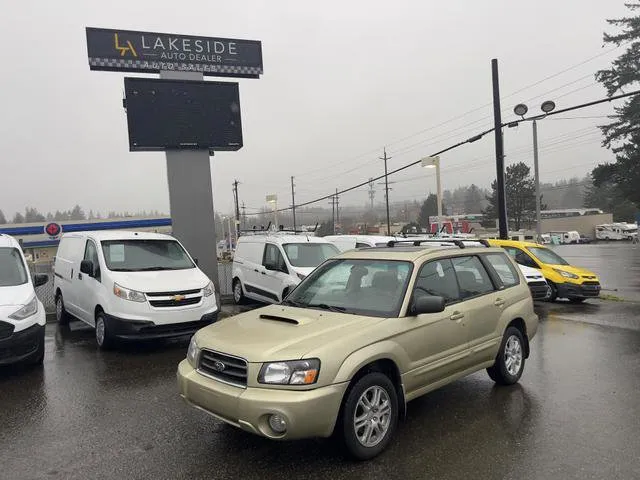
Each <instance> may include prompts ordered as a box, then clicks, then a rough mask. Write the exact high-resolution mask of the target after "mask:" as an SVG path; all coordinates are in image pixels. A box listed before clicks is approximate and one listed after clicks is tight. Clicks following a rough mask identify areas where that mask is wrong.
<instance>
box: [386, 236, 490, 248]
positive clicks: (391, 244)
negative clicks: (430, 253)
mask: <svg viewBox="0 0 640 480" xmlns="http://www.w3.org/2000/svg"><path fill="white" fill-rule="evenodd" d="M464 242H476V243H479V244H480V245H482V246H484V247H490V246H491V245H489V242H488V241H487V240H485V239H482V238H477V239H476V238H465V239H464V240H461V239H459V238H443V239H436V238H427V239H421V240H389V241H388V242H387V247H391V248H393V247H395V246H396V245H397V244H399V243H402V244H411V245H413V246H414V247H419V246H420V245H421V244H422V243H437V244H438V245H439V246H441V247H448V246H451V244H453V245H455V246H456V247H458V248H466V247H467V245H465V243H464Z"/></svg>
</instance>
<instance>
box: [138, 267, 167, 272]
mask: <svg viewBox="0 0 640 480" xmlns="http://www.w3.org/2000/svg"><path fill="white" fill-rule="evenodd" d="M160 270H172V269H171V268H169V267H144V268H139V269H138V272H155V271H160Z"/></svg>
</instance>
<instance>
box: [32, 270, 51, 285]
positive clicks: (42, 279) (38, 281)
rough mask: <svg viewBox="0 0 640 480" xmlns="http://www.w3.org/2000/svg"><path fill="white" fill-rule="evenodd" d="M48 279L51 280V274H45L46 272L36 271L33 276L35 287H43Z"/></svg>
mask: <svg viewBox="0 0 640 480" xmlns="http://www.w3.org/2000/svg"><path fill="white" fill-rule="evenodd" d="M48 281H49V275H45V274H44V273H36V274H35V275H34V276H33V286H34V287H41V286H43V285H46V283H47V282H48Z"/></svg>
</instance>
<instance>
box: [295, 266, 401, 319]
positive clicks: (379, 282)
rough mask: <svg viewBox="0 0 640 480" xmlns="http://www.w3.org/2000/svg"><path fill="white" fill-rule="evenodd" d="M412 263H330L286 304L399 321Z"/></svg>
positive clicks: (318, 271)
mask: <svg viewBox="0 0 640 480" xmlns="http://www.w3.org/2000/svg"><path fill="white" fill-rule="evenodd" d="M412 269H413V265H412V264H411V263H410V262H402V261H393V260H352V259H341V260H330V261H328V262H327V263H325V264H324V265H322V266H321V267H320V268H318V269H317V270H315V271H314V272H313V273H312V274H311V275H309V276H308V277H307V278H306V280H304V281H303V282H302V283H301V284H300V285H299V286H298V287H297V288H296V289H295V290H294V291H293V292H292V293H291V294H290V295H289V296H288V297H287V299H286V300H285V302H284V303H285V304H289V305H293V306H297V307H303V308H320V309H325V310H333V311H339V312H344V313H351V314H355V315H367V316H372V317H397V316H398V314H399V312H400V307H401V306H402V301H403V299H404V296H405V291H406V289H407V283H408V282H409V278H410V276H411V271H412Z"/></svg>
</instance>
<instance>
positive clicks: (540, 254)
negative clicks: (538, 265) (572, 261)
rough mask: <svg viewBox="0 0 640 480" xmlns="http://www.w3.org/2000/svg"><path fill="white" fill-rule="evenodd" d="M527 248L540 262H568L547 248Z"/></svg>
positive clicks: (563, 263)
mask: <svg viewBox="0 0 640 480" xmlns="http://www.w3.org/2000/svg"><path fill="white" fill-rule="evenodd" d="M527 249H528V250H529V251H530V252H531V253H532V254H533V255H534V256H535V257H537V258H538V260H540V261H541V262H542V263H548V264H549V265H569V262H567V261H566V260H565V259H564V258H562V257H561V256H560V255H558V254H557V253H556V252H554V251H553V250H549V249H548V248H544V247H527Z"/></svg>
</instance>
